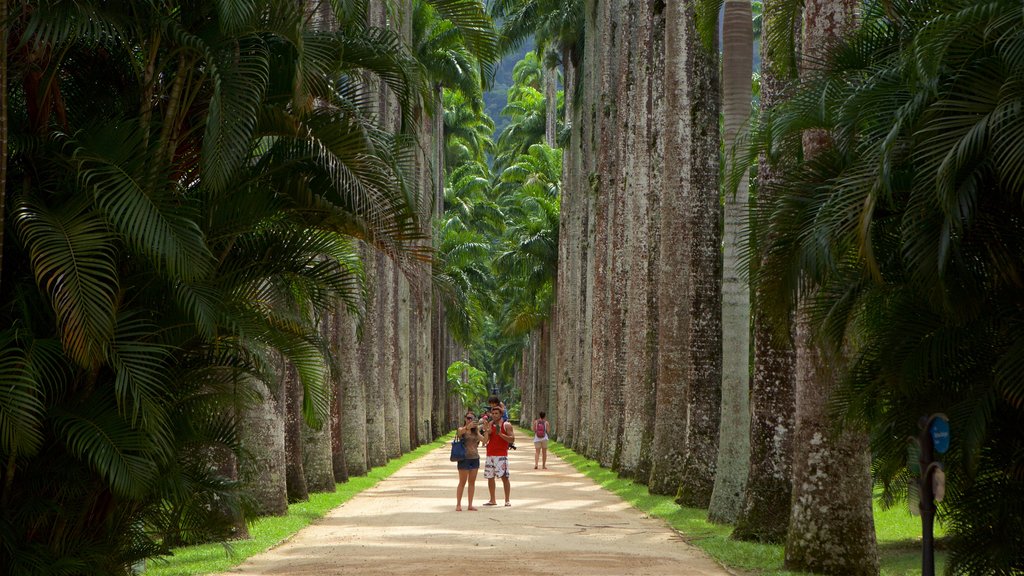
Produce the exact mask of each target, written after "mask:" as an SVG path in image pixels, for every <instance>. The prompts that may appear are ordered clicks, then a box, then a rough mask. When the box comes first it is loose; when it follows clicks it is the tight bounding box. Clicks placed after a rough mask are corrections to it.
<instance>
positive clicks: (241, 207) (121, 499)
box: [0, 0, 496, 575]
mask: <svg viewBox="0 0 1024 576" xmlns="http://www.w3.org/2000/svg"><path fill="white" fill-rule="evenodd" d="M2 6H3V8H4V9H5V10H8V13H9V16H7V15H5V14H0V15H2V16H4V17H3V18H2V21H3V23H4V33H5V35H4V39H5V40H4V43H3V46H4V48H5V50H6V51H5V53H4V54H5V57H4V58H3V63H4V66H5V68H4V69H3V70H0V72H4V74H3V81H4V82H3V84H4V87H5V88H4V90H3V96H4V102H3V106H0V112H2V113H3V114H2V120H3V122H0V128H2V129H3V130H4V138H3V139H2V140H3V143H4V145H5V146H9V148H7V149H6V150H5V154H4V160H5V161H9V162H8V163H7V164H6V170H5V171H4V172H3V173H2V175H0V179H2V181H3V183H4V186H5V187H4V189H3V191H4V194H3V196H2V197H3V198H4V203H3V204H0V206H2V207H3V209H4V213H3V218H2V221H3V223H4V226H3V236H4V242H3V245H2V250H3V260H2V264H3V268H2V270H0V301H2V302H3V303H4V305H3V308H2V309H0V315H2V316H3V320H2V321H0V326H4V328H3V329H2V330H0V381H3V382H4V385H3V386H0V565H2V566H4V567H5V570H7V571H9V572H11V573H17V574H105V575H106V574H121V573H127V572H128V571H129V570H130V567H131V566H132V565H133V564H134V563H136V562H137V561H139V560H140V559H143V558H146V557H151V556H154V555H158V554H163V553H166V552H167V550H168V547H169V546H173V545H176V544H179V543H183V542H193V541H200V540H204V539H209V538H218V537H223V536H225V535H227V536H232V535H233V536H235V537H238V536H241V535H244V530H245V525H244V520H245V518H246V517H247V516H246V515H245V511H246V510H253V509H255V510H259V509H265V504H266V503H264V502H259V501H254V500H253V499H252V496H253V495H254V494H255V493H254V492H253V491H252V489H253V488H256V486H254V485H251V484H247V483H246V480H247V478H248V479H251V478H252V476H250V475H249V473H250V472H251V469H252V468H253V465H254V463H259V462H262V461H263V460H265V459H266V458H268V457H269V456H268V455H267V454H263V453H254V452H252V449H253V446H254V445H253V444H252V443H251V442H250V440H251V434H252V433H253V430H252V429H250V428H249V426H250V425H253V424H254V422H256V421H257V420H258V419H259V418H258V416H259V414H261V413H262V412H263V411H266V410H267V409H268V408H267V407H268V406H273V405H277V406H280V408H279V410H280V411H282V414H283V413H284V411H287V413H288V415H290V417H291V418H292V422H294V426H295V430H298V432H297V433H292V432H291V428H292V424H291V423H290V424H289V425H288V429H289V430H288V431H287V432H286V431H284V430H283V429H281V430H279V431H278V432H275V434H282V435H284V436H285V438H284V439H280V440H272V441H274V442H278V441H279V442H281V443H282V444H283V443H284V442H285V441H287V442H297V444H296V446H298V448H296V449H293V450H289V451H288V453H287V455H288V456H289V458H291V457H292V456H296V457H297V456H300V455H301V456H305V457H307V468H312V466H311V465H308V462H309V461H308V457H309V456H310V454H311V453H312V452H313V446H316V447H317V448H316V450H320V451H323V450H324V449H325V450H326V457H327V458H328V459H330V458H331V457H332V456H334V457H335V462H334V463H333V465H334V470H333V471H332V470H330V468H331V463H330V462H329V463H328V466H327V476H326V477H327V482H328V483H329V484H330V488H333V481H335V480H342V479H344V476H345V474H347V472H345V464H346V461H345V460H344V459H342V460H340V461H339V460H337V456H338V454H340V453H342V452H340V451H342V450H343V447H344V446H346V445H347V446H348V448H349V456H350V457H351V459H350V460H349V462H358V461H361V462H362V464H361V466H362V469H361V470H360V469H358V468H359V467H358V466H353V473H359V472H361V471H365V468H366V467H367V466H368V465H369V466H372V465H376V464H379V463H382V462H377V461H375V459H374V458H376V457H377V453H378V452H379V453H380V454H384V455H385V459H386V457H389V456H392V455H397V453H398V452H399V451H400V450H403V449H409V448H410V446H409V439H410V437H411V438H412V439H413V441H418V442H422V441H426V440H429V436H428V435H429V434H430V433H431V432H436V431H437V430H432V428H438V427H440V428H443V427H444V426H446V423H440V424H439V423H438V422H440V421H442V420H445V419H446V418H447V414H446V412H445V406H444V405H443V404H444V398H443V395H441V396H442V397H440V398H438V397H437V395H435V398H434V400H433V402H434V404H435V405H434V410H433V412H431V409H430V406H429V404H428V406H426V407H423V406H422V401H423V399H424V398H426V400H427V402H428V403H429V402H430V398H429V392H426V391H428V390H429V388H430V386H431V384H430V382H431V379H430V375H429V374H422V375H420V374H416V375H413V376H409V375H408V374H407V376H409V378H410V381H412V380H415V381H416V386H417V388H416V390H420V391H424V392H423V394H427V396H420V397H416V398H410V397H409V394H419V392H412V391H411V390H410V388H408V387H407V388H405V389H401V387H399V386H397V385H396V386H394V390H393V391H392V392H393V394H391V393H388V392H387V391H385V390H383V384H382V382H385V381H386V382H388V383H389V384H390V383H391V375H392V374H399V372H400V370H401V368H400V366H399V364H398V362H399V360H398V359H394V358H392V360H390V361H393V362H394V364H393V365H392V364H388V365H387V366H386V368H387V370H388V375H389V376H388V378H386V379H381V380H379V381H378V380H375V379H374V378H373V377H369V376H368V375H369V374H370V372H367V371H366V370H364V371H362V372H359V371H358V369H357V368H358V366H365V367H367V370H378V369H380V370H383V369H384V368H385V367H384V366H383V365H382V366H381V367H379V368H378V367H374V363H375V362H377V361H378V360H380V361H382V360H383V359H384V358H385V357H392V356H394V354H392V353H391V351H392V348H393V352H395V353H396V354H399V355H401V354H404V358H405V360H404V361H405V362H408V361H409V357H410V355H411V354H414V353H415V354H420V356H419V357H421V358H424V359H425V360H428V362H427V364H428V365H429V358H431V357H435V355H434V354H432V352H431V349H430V346H431V343H430V342H429V340H428V338H427V337H426V336H422V337H421V336H420V335H422V334H429V332H430V324H429V323H428V320H427V318H428V316H429V315H428V313H427V309H428V307H429V305H430V303H429V292H427V291H426V290H424V288H427V287H428V286H429V280H427V279H428V278H429V275H428V274H427V273H426V271H425V266H426V265H427V264H426V263H427V260H428V257H429V246H430V230H429V222H428V218H426V217H425V214H426V213H429V207H430V204H431V202H430V199H431V196H430V194H429V193H427V192H429V189H430V188H431V179H430V176H429V172H430V170H431V168H430V165H429V164H428V163H429V162H431V161H432V160H433V157H434V154H433V153H432V152H429V151H428V152H424V151H425V150H429V147H430V132H429V129H427V130H425V129H424V128H423V126H424V125H428V127H429V122H427V120H428V117H427V114H428V113H429V112H430V111H432V110H439V109H440V104H441V103H440V101H438V100H434V99H433V98H432V96H433V95H434V94H436V90H435V86H437V85H438V84H444V83H447V82H460V83H461V85H462V87H463V88H464V89H466V90H472V89H473V86H474V85H475V86H476V89H477V90H478V89H479V80H478V79H479V78H480V74H479V73H476V74H475V75H474V74H471V73H469V72H468V71H465V70H461V69H459V70H455V71H454V72H453V71H452V69H451V64H452V63H453V62H454V63H455V65H457V66H462V65H471V66H477V67H482V68H483V69H485V70H486V66H487V63H488V62H490V61H491V60H493V54H495V50H496V37H495V34H494V30H493V27H492V26H491V24H490V18H489V16H488V15H487V14H486V13H485V11H484V9H483V6H482V5H481V4H480V3H479V2H475V1H469V0H465V1H460V0H433V1H430V2H426V3H421V4H417V5H416V6H415V7H414V9H413V11H412V13H411V14H408V15H405V14H404V13H399V14H398V16H399V18H398V19H399V20H402V19H404V18H406V17H408V18H409V19H410V21H414V22H415V25H414V26H412V25H411V26H409V27H408V28H407V29H404V30H403V28H402V27H400V26H391V25H389V20H388V18H386V17H385V16H386V11H385V8H386V7H385V6H384V5H383V4H382V3H380V2H371V1H362V0H351V1H344V2H331V3H329V6H328V5H327V4H325V3H320V4H317V5H313V4H310V5H308V6H307V5H304V4H303V3H295V2H290V1H287V2H286V1H280V0H251V1H243V2H170V3H168V2H150V1H146V0H124V1H120V2H88V1H85V2H75V3H70V4H69V3H66V2H4V3H3V4H2ZM424 14H432V15H433V16H432V18H428V17H425V16H424ZM392 15H395V13H393V14H392ZM414 32H415V35H416V36H415V38H416V41H415V42H414V38H413V36H414ZM446 50H447V52H445V51H446ZM445 54H447V56H448V57H449V58H448V59H447V60H445V57H444V56H445ZM465 54H470V55H471V56H472V58H463V59H461V60H460V58H462V56H463V55H465ZM481 63H483V64H481ZM425 211H426V212H425ZM408 279H412V281H414V282H413V284H412V285H411V284H410V282H409V281H408ZM416 279H420V280H419V281H420V282H421V283H422V282H424V281H425V282H427V284H424V285H422V286H417V285H415V280H416ZM403 290H404V292H403ZM417 292H418V293H419V294H421V295H422V294H426V295H427V300H426V302H420V303H418V304H416V307H417V308H416V310H417V312H412V311H409V310H411V308H399V307H398V306H399V304H397V302H398V301H399V300H401V299H402V294H403V293H404V294H405V301H406V302H407V303H408V302H409V301H411V300H416V298H415V297H413V298H410V294H412V295H415V294H416V293H417ZM368 294H369V295H370V296H368ZM422 299H423V296H420V297H419V300H422ZM407 306H408V304H407ZM401 310H406V312H407V314H408V315H411V316H410V317H412V318H414V319H416V320H415V324H416V325H415V327H414V328H411V329H410V330H411V331H413V332H415V334H417V336H416V337H415V338H411V337H409V335H408V334H406V339H404V340H403V338H402V337H401V336H400V335H399V332H401V330H400V329H399V328H397V327H396V326H402V324H401V316H402V314H404V313H403V312H401ZM360 318H361V320H360ZM360 322H361V323H362V324H363V329H362V330H360V329H359V323H360ZM396 322H397V324H396ZM367 323H375V325H376V324H379V325H380V327H381V330H380V331H379V332H380V333H382V334H392V335H393V337H392V338H390V339H388V338H382V339H381V340H379V341H376V340H374V341H373V342H374V343H370V341H369V340H367V337H366V334H369V333H376V332H378V331H377V330H374V328H373V327H369V326H366V324H367ZM424 331H425V332H424ZM360 332H362V333H363V334H364V336H363V337H360V336H359V333H360ZM403 342H404V345H405V349H404V350H403ZM371 346H379V347H380V349H379V350H377V351H372V350H369V349H368V347H371ZM423 346H426V348H425V349H424V348H423ZM384 347H389V348H387V351H384ZM435 347H436V346H435ZM413 348H415V349H416V350H415V351H413V350H412V349H413ZM440 356H441V355H440V354H437V355H436V357H440ZM412 364H413V366H417V364H416V363H412ZM408 365H409V364H406V366H408ZM353 370H356V371H355V372H353ZM346 374H347V376H346ZM374 374H376V372H374ZM381 375H383V372H381ZM364 378H368V379H369V381H371V382H373V385H372V386H371V385H368V384H366V382H364V381H363V379H364ZM439 385H440V386H441V387H442V390H443V386H444V385H445V384H444V380H443V379H442V380H440V382H439ZM410 387H411V384H410ZM378 388H380V389H379V390H378ZM387 388H389V389H390V388H391V386H390V385H389V386H388V387H387ZM357 391H358V394H356V392H357ZM378 392H380V393H381V394H383V395H382V396H380V397H377V396H376V395H377V394H378ZM403 394H404V396H403ZM342 400H345V401H352V402H383V403H386V405H387V406H386V407H387V410H388V413H389V415H390V411H391V410H392V409H393V410H394V411H395V414H396V417H395V418H393V419H390V420H392V421H393V422H394V423H396V424H395V425H396V426H397V422H399V421H402V422H410V426H409V427H407V429H406V430H405V432H404V433H403V431H402V430H394V431H392V430H388V433H389V434H388V438H389V439H388V440H387V441H386V443H381V442H384V441H383V440H382V441H380V442H378V441H377V440H373V439H370V438H367V437H366V436H367V435H368V433H367V430H366V428H365V419H366V413H365V412H364V413H363V414H364V416H363V422H364V428H362V433H360V432H359V431H358V429H357V428H352V429H351V430H350V429H349V427H348V423H349V422H348V421H346V422H344V423H340V422H338V419H339V415H340V414H342V413H345V414H354V412H351V411H350V410H349V409H350V408H352V405H351V403H352V402H349V404H350V405H347V407H346V409H345V411H344V412H343V411H342V407H341V406H340V404H341V401H342ZM439 403H440V404H441V406H438V404H439ZM285 404H287V408H285ZM403 406H404V410H403ZM414 406H415V408H414ZM364 409H365V406H364ZM410 410H415V411H419V413H418V414H414V415H412V416H410V415H409V414H408V412H409V411H410ZM271 411H273V409H272V408H271ZM402 414H404V415H405V416H406V417H405V419H400V418H398V417H397V416H399V415H402ZM432 419H433V420H434V424H433V425H432V424H431V422H430V421H431V420H432ZM349 420H351V419H349ZM357 420H358V418H357ZM420 420H422V421H423V422H426V429H425V430H424V429H421V426H420V425H421V422H420ZM412 422H415V427H416V429H415V430H411V428H413V427H414V425H413V424H412ZM328 429H330V431H331V432H330V433H327V430H328ZM342 430H344V432H342ZM352 430H355V432H352ZM332 434H333V435H334V436H333V443H334V445H333V446H332ZM317 435H319V436H317ZM356 436H359V438H356ZM392 437H393V439H394V440H393V441H392V440H391V439H390V438H392ZM399 438H401V442H399ZM325 441H326V444H325V443H324V442H325ZM375 442H377V443H376V444H375ZM303 445H304V448H305V452H303V450H302V448H303ZM325 447H326V448H325ZM332 451H333V454H332ZM359 451H362V457H363V458H362V459H361V460H360V459H359V458H356V456H357V454H356V452H359ZM280 455H281V457H282V458H284V456H285V455H286V454H285V451H284V450H282V451H281V452H280ZM371 456H372V457H371ZM300 464H301V459H300ZM282 466H283V464H282ZM294 469H297V470H300V471H301V467H300V468H294V467H293V463H292V462H291V461H289V463H288V472H289V486H288V488H289V495H293V492H292V490H291V489H292V487H293V486H292V484H291V481H292V478H291V472H292V471H293V470H294ZM332 472H333V473H332ZM301 479H302V478H301V472H300V480H301ZM306 479H307V480H308V479H309V477H308V476H307V478H306ZM275 484H276V482H275ZM311 487H312V486H311ZM293 497H301V496H293Z"/></svg>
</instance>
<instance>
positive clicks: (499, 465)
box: [484, 406, 516, 506]
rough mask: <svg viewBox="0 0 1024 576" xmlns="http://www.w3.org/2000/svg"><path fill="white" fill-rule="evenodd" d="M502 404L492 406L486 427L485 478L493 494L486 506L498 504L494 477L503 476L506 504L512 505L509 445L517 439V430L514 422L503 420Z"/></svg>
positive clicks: (488, 488) (502, 483) (502, 482)
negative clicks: (489, 419) (513, 425)
mask: <svg viewBox="0 0 1024 576" xmlns="http://www.w3.org/2000/svg"><path fill="white" fill-rule="evenodd" d="M501 417H502V411H501V407H500V406H494V407H492V408H491V421H490V423H489V424H488V426H487V428H486V429H485V433H484V442H486V443H487V463H486V464H485V466H484V478H487V490H488V491H489V492H490V494H491V500H490V501H489V502H486V503H484V506H496V505H497V504H498V502H497V500H495V494H494V490H495V488H496V486H495V482H494V479H495V478H501V485H502V487H503V488H504V489H505V506H511V505H512V503H511V502H509V495H510V492H511V487H510V486H509V481H508V446H509V444H512V443H514V442H515V441H516V436H515V431H513V429H512V424H510V423H509V422H507V421H505V420H502V418H501Z"/></svg>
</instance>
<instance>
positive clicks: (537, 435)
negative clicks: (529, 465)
mask: <svg viewBox="0 0 1024 576" xmlns="http://www.w3.org/2000/svg"><path fill="white" fill-rule="evenodd" d="M546 416H547V415H546V414H545V413H544V412H541V413H540V418H537V419H536V420H534V421H533V469H534V470H536V469H537V461H538V460H540V459H541V455H542V454H543V460H542V464H543V466H544V469H545V470H547V469H548V419H547V418H546Z"/></svg>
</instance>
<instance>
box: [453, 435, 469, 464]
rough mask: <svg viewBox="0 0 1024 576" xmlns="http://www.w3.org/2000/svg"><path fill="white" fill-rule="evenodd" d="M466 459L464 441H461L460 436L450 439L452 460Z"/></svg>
mask: <svg viewBox="0 0 1024 576" xmlns="http://www.w3.org/2000/svg"><path fill="white" fill-rule="evenodd" d="M465 459H466V443H465V442H463V441H462V438H456V439H455V440H452V456H451V461H452V462H458V461H459V460H465Z"/></svg>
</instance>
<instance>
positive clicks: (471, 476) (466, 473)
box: [455, 469, 479, 512]
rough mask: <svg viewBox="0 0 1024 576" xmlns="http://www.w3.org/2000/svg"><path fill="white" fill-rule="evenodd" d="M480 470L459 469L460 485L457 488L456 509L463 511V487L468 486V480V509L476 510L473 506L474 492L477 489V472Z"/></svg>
mask: <svg viewBox="0 0 1024 576" xmlns="http://www.w3.org/2000/svg"><path fill="white" fill-rule="evenodd" d="M478 471H479V470H475V469H474V470H459V487H458V488H456V489H455V511H456V512H460V511H462V489H463V488H464V487H465V486H466V482H469V490H468V491H467V494H466V496H468V500H467V504H468V505H469V506H468V507H467V509H468V510H473V511H475V510H476V508H474V507H473V492H475V491H476V474H477V472H478Z"/></svg>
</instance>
